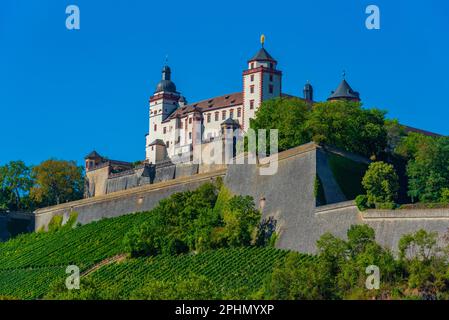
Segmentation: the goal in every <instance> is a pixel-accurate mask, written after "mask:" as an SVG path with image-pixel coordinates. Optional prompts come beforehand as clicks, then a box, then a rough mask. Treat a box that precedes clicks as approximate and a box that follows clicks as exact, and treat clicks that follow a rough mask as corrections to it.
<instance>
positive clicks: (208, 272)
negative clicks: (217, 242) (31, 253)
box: [0, 247, 287, 300]
mask: <svg viewBox="0 0 449 320" xmlns="http://www.w3.org/2000/svg"><path fill="white" fill-rule="evenodd" d="M286 254H287V252H286V251H282V250H278V249H273V248H256V247H252V248H238V249H218V250H213V251H207V252H203V253H199V254H186V255H178V256H167V255H159V256H155V257H149V258H136V259H128V260H125V261H123V262H120V263H114V264H110V265H106V266H103V267H101V268H100V269H98V270H96V271H95V272H93V273H91V274H89V275H88V276H87V277H82V278H81V290H73V291H71V292H68V291H67V290H66V289H65V287H64V279H57V280H56V282H54V284H53V285H52V286H51V289H50V292H48V290H47V292H46V298H51V299H93V298H95V299H145V300H146V299H161V300H167V299H188V300H189V299H203V300H209V299H252V298H253V297H254V295H255V294H256V292H258V291H259V290H260V288H261V287H262V285H263V281H264V279H266V277H267V276H268V275H269V274H270V273H271V272H272V270H273V266H274V265H275V264H276V263H277V262H280V261H283V259H284V258H285V256H286ZM83 289H84V290H83ZM83 291H86V292H83ZM0 293H1V291H0Z"/></svg>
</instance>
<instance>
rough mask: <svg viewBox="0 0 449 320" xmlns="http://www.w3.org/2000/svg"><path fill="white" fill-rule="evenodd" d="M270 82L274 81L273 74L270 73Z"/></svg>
mask: <svg viewBox="0 0 449 320" xmlns="http://www.w3.org/2000/svg"><path fill="white" fill-rule="evenodd" d="M270 82H273V75H272V74H270Z"/></svg>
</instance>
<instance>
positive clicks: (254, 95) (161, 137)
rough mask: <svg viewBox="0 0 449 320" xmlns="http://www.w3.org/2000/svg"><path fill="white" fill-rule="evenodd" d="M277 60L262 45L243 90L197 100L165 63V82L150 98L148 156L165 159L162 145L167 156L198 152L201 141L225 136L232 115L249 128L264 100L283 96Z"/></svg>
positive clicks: (244, 75)
mask: <svg viewBox="0 0 449 320" xmlns="http://www.w3.org/2000/svg"><path fill="white" fill-rule="evenodd" d="M276 65H277V62H276V61H275V60H274V59H273V58H272V57H271V56H270V55H269V54H268V52H267V51H266V50H265V49H264V48H261V49H260V50H259V52H258V53H257V54H256V56H255V57H254V58H252V59H251V60H250V61H248V69H247V70H245V71H244V72H243V91H242V92H238V93H233V94H229V95H224V96H220V97H215V98H211V99H208V100H204V101H200V102H197V103H193V104H185V99H184V98H183V97H182V96H181V94H180V93H178V92H176V86H175V85H174V83H173V82H171V79H170V77H171V76H170V74H171V71H170V68H169V67H168V66H166V67H164V70H163V76H162V80H161V82H160V83H159V84H158V86H157V89H156V92H155V94H154V95H153V96H152V97H151V98H150V108H149V133H148V135H147V136H146V160H147V161H148V162H149V163H156V162H159V161H161V147H163V148H164V150H165V154H166V157H167V158H174V157H175V156H177V155H180V154H185V153H187V152H189V151H190V152H192V151H193V152H195V150H196V149H197V151H198V149H199V144H200V143H201V142H209V141H211V140H214V139H215V140H216V139H221V138H220V136H221V124H222V123H223V122H224V121H225V120H227V119H229V118H231V119H234V120H236V121H238V123H239V124H240V128H241V129H242V130H243V131H244V132H246V131H247V130H248V128H249V121H250V119H252V118H254V117H255V113H256V111H257V110H258V109H259V107H260V105H261V103H262V102H263V101H264V100H268V99H271V98H275V97H279V96H281V83H282V73H281V72H280V71H278V70H277V69H276Z"/></svg>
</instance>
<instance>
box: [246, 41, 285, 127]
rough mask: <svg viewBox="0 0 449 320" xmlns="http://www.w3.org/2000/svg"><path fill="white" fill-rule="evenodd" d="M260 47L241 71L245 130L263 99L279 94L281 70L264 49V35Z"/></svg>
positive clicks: (278, 95)
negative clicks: (246, 66)
mask: <svg viewBox="0 0 449 320" xmlns="http://www.w3.org/2000/svg"><path fill="white" fill-rule="evenodd" d="M260 42H261V44H262V47H261V48H260V50H259V51H258V52H257V53H256V55H255V56H254V57H253V58H251V59H250V60H249V61H248V69H247V70H245V71H243V126H242V127H243V130H244V131H247V130H248V128H249V124H250V119H252V118H254V117H255V114H256V111H257V110H258V109H259V107H260V105H261V104H262V102H263V101H265V100H268V99H272V98H275V97H280V96H281V92H282V91H281V87H282V86H281V84H282V72H281V71H279V70H277V69H276V66H277V61H276V60H275V59H273V57H272V56H271V55H270V54H269V53H268V52H267V50H265V48H264V44H265V36H264V35H262V36H261V39H260Z"/></svg>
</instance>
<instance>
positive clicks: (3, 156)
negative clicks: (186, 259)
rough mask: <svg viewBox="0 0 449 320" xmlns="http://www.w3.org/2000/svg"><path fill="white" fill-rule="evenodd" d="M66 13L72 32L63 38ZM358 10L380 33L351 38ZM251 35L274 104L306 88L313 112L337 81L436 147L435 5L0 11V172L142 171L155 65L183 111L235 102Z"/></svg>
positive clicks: (448, 65) (444, 127)
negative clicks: (269, 70)
mask: <svg viewBox="0 0 449 320" xmlns="http://www.w3.org/2000/svg"><path fill="white" fill-rule="evenodd" d="M70 4H76V5H78V6H79V8H80V11H81V29H80V30H76V31H75V30H67V29H66V26H65V20H66V17H67V15H66V13H65V9H66V7H67V6H68V5H70ZM369 4H375V5H378V6H379V8H380V10H381V29H380V30H368V29H366V27H365V19H366V17H367V15H366V14H365V8H366V7H367V6H368V5H369ZM261 33H264V34H265V35H266V44H265V47H266V49H267V50H268V51H269V52H270V54H271V55H272V56H273V57H275V58H276V59H277V60H278V61H279V68H280V69H281V70H282V71H283V90H284V92H286V93H290V94H295V95H301V96H302V87H303V85H304V84H305V83H306V81H307V80H309V81H310V82H311V83H312V85H313V86H314V89H315V98H316V99H317V100H324V99H326V98H327V97H328V95H329V93H330V91H331V90H334V89H335V88H336V87H337V85H338V84H339V82H340V80H341V74H342V70H346V72H347V80H348V82H349V83H350V84H351V86H352V87H353V89H354V90H356V91H359V92H360V94H361V97H362V99H363V101H364V104H365V107H379V108H382V109H386V110H388V111H389V114H388V116H389V117H392V118H398V119H399V120H400V121H401V122H402V123H404V124H407V125H411V126H415V127H419V128H422V129H426V130H430V131H434V132H437V133H440V134H445V135H449V125H448V118H449V102H448V97H449V62H448V57H449V1H447V0H427V1H408V0H407V1H406V0H371V1H362V0H340V1H336V0H328V1H325V0H313V1H310V0H307V1H302V0H294V1H281V0H277V1H273V0H271V1H265V0H257V1H246V0H245V1H244V0H238V1H235V0H222V1H221V0H220V1H216V0H214V1H212V0H208V1H194V0H190V1H186V0H183V1H178V0H159V1H153V0H151V1H148V0H145V1H144V0H140V1H139V0H126V1H125V0H120V1H119V0H116V1H111V0H70V1H66V0H58V1H55V0H39V1H35V0H28V1H25V0H2V1H1V4H0V164H4V163H5V162H8V161H10V160H17V159H21V160H24V161H25V162H26V163H27V164H38V163H39V162H40V161H42V160H46V159H48V158H58V159H66V160H76V161H77V162H79V163H82V160H83V157H84V156H85V155H86V154H87V153H89V152H90V151H91V150H93V149H95V150H97V151H98V152H99V153H101V154H103V155H105V156H107V157H109V158H112V159H117V160H125V161H135V160H141V159H143V158H144V157H145V133H146V132H148V121H147V119H148V99H149V97H150V96H151V95H152V94H153V92H154V89H155V86H156V84H157V82H158V81H159V79H160V76H161V74H160V71H161V68H162V66H163V64H164V60H165V56H166V55H168V56H169V65H170V67H171V68H172V79H173V80H174V82H175V83H176V85H177V88H178V91H180V92H181V93H182V94H183V95H185V96H186V98H187V99H188V101H189V102H194V101H197V100H202V99H207V98H210V97H214V96H216V95H222V94H226V93H231V92H237V91H241V88H242V78H241V76H242V71H243V69H244V68H245V67H246V61H247V60H248V58H250V57H251V56H252V55H254V54H255V52H256V51H257V50H258V49H259V47H260V44H259V37H260V34H261Z"/></svg>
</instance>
